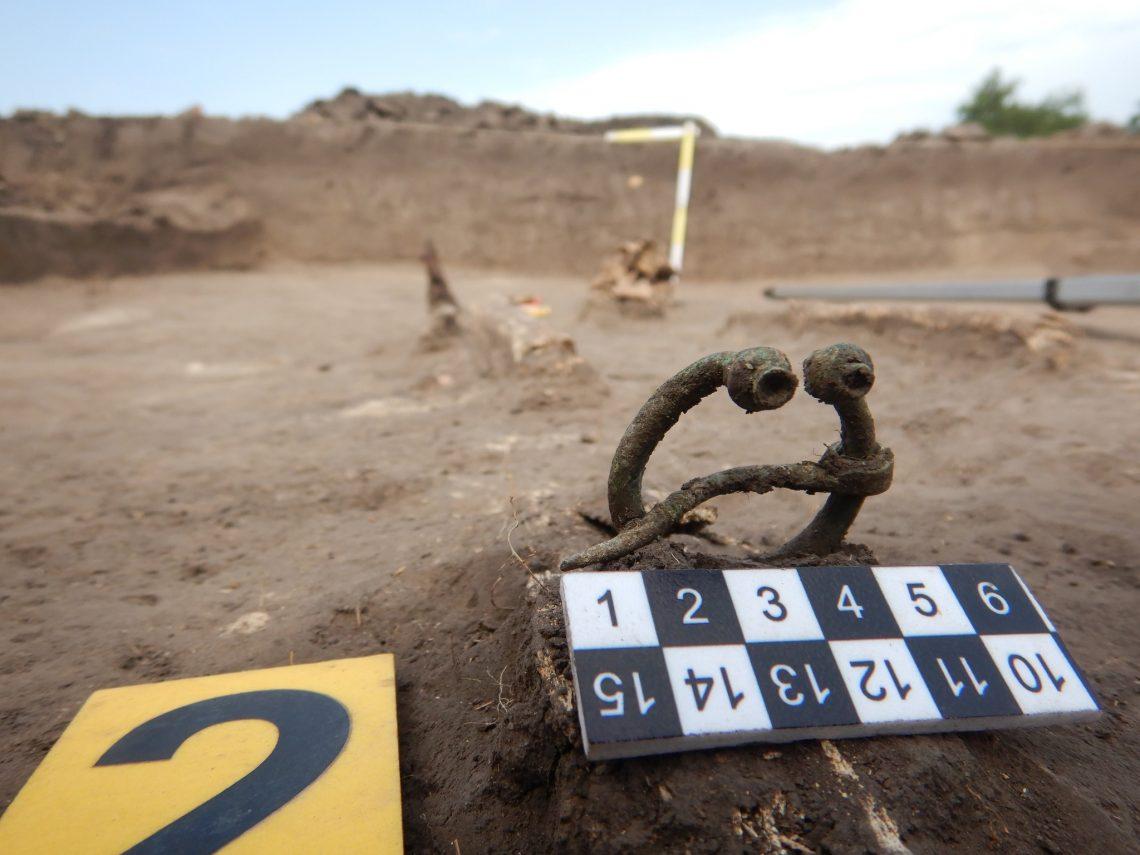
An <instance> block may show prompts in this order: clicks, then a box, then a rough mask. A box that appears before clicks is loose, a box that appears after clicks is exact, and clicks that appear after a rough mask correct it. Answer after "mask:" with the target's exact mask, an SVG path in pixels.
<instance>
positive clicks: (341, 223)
mask: <svg viewBox="0 0 1140 855" xmlns="http://www.w3.org/2000/svg"><path fill="white" fill-rule="evenodd" d="M675 170H676V146H675V145H672V144H655V145H623V146H615V145H611V144H607V143H605V142H604V141H603V140H602V139H601V138H600V137H597V136H587V135H575V134H561V133H545V132H530V131H509V130H493V129H472V128H454V127H443V126H433V125H427V124H412V123H407V122H386V121H333V120H328V119H317V118H313V117H301V118H295V119H292V120H289V121H272V120H252V119H251V120H236V121H235V120H229V119H219V118H209V117H203V116H201V115H198V114H186V115H183V116H177V117H171V118H141V119H106V118H93V117H87V116H81V115H75V114H72V115H68V116H51V115H46V114H30V115H29V114H21V115H18V116H15V117H12V118H8V119H0V281H23V280H30V279H34V278H37V277H40V276H43V275H47V274H52V273H59V274H65V275H77V276H84V275H105V274H114V273H132V272H146V271H152V270H162V269H176V268H181V269H193V268H207V267H248V266H253V265H257V264H261V263H265V262H267V261H274V260H279V259H280V260H297V261H304V262H346V261H347V262H351V261H388V260H401V259H411V258H414V257H415V255H416V254H417V253H418V251H419V249H420V247H421V244H422V242H423V240H424V238H425V237H428V236H431V237H432V238H433V239H434V240H435V241H436V243H437V245H438V246H439V248H440V252H441V255H442V256H443V258H444V261H445V263H448V264H462V265H468V266H473V267H490V268H500V269H515V270H523V271H534V272H569V273H574V274H582V275H586V274H590V273H592V272H594V271H595V270H596V268H597V265H598V263H599V259H600V257H601V255H602V254H603V253H604V252H605V251H607V250H608V249H610V248H611V247H612V246H613V245H614V244H615V243H616V242H618V241H620V240H624V239H628V238H631V237H635V236H640V235H645V236H657V237H659V238H660V239H661V240H665V239H666V238H667V236H668V233H669V224H670V220H671V217H672V196H673V186H674V181H675ZM635 176H639V177H635ZM1137 186H1140V140H1136V139H1135V138H1129V137H1114V138H1111V139H1088V140H1072V139H1070V140H1064V141H1062V140H1054V141H1044V142H1013V141H1001V140H992V141H984V142H953V141H949V140H946V139H942V138H938V137H935V138H930V139H926V140H920V141H915V142H900V143H896V144H894V145H891V146H888V147H876V148H859V149H851V150H844V151H838V152H833V153H826V152H821V151H817V150H814V149H809V148H804V147H799V146H794V145H790V144H784V143H773V142H763V141H745V140H734V139H724V138H710V137H706V138H704V139H702V140H701V142H700V144H699V146H698V152H697V162H696V171H695V179H694V187H693V198H692V205H691V211H690V232H689V246H688V254H687V257H686V264H687V267H688V272H689V273H690V274H691V275H692V276H693V277H696V278H706V279H745V278H748V279H752V278H765V277H784V276H805V275H827V274H852V273H854V274H858V273H871V272H874V273H883V272H892V271H899V272H906V271H912V270H913V271H920V270H933V269H941V270H948V269H949V270H955V269H960V270H979V269H985V270H993V271H1004V270H1010V271H1013V270H1020V271H1042V272H1045V271H1048V272H1056V273H1074V272H1094V271H1113V270H1128V269H1135V268H1138V267H1140V194H1138V193H1137V192H1136V187H1137Z"/></svg>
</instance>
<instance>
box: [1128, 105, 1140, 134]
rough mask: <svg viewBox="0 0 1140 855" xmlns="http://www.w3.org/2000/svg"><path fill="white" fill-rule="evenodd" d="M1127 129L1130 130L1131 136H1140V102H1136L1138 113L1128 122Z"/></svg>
mask: <svg viewBox="0 0 1140 855" xmlns="http://www.w3.org/2000/svg"><path fill="white" fill-rule="evenodd" d="M1125 127H1127V128H1128V133H1130V134H1140V101H1137V102H1136V112H1135V113H1133V114H1132V118H1131V119H1129V120H1128V124H1127V125H1126V126H1125Z"/></svg>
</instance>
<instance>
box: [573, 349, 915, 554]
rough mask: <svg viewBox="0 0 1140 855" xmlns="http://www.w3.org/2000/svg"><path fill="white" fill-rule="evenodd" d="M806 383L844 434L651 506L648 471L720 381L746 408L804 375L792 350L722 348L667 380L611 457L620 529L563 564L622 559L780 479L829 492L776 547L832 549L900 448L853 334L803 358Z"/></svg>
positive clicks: (766, 406)
mask: <svg viewBox="0 0 1140 855" xmlns="http://www.w3.org/2000/svg"><path fill="white" fill-rule="evenodd" d="M803 370H804V388H805V389H806V390H807V392H808V394H809V395H811V396H812V397H813V398H815V399H816V400H818V401H820V402H821V403H824V404H831V405H832V406H833V407H835V411H836V413H838V415H839V427H840V438H839V442H837V443H834V444H833V445H830V446H828V448H827V451H825V452H824V454H823V456H822V457H821V458H820V459H819V460H818V461H817V462H814V463H813V462H811V461H804V462H801V463H787V464H776V465H765V466H737V467H734V468H732V469H725V470H722V471H721V472H715V473H713V474H712V475H704V476H702V477H700V478H694V479H693V480H691V481H688V482H687V483H685V484H683V485H682V486H681V489H680V490H677V491H676V492H674V493H671V494H670V495H669V496H667V497H666V498H665V499H663V500H662V501H660V502H658V503H657V504H656V505H654V506H653V507H652V508H650V509H649V510H646V509H645V504H644V502H643V501H642V497H641V479H642V476H643V475H644V473H645V467H646V464H648V462H649V458H650V456H651V455H652V454H653V451H654V449H656V447H657V445H658V443H660V442H661V440H662V439H663V438H664V437H665V434H666V433H667V432H668V430H669V429H670V428H671V427H673V425H675V424H676V423H677V421H678V420H679V419H680V418H681V416H682V415H684V414H685V413H686V412H688V411H689V410H690V409H692V408H693V407H695V406H696V405H697V404H698V403H700V401H701V400H702V399H703V398H705V397H707V396H708V395H711V394H712V393H713V392H714V391H716V390H717V389H718V388H719V387H721V386H726V387H728V394H729V397H731V398H732V400H733V401H734V402H735V403H736V404H737V406H739V407H741V408H742V409H743V410H744V411H745V412H746V413H754V412H758V411H760V410H774V409H777V408H778V407H782V406H783V405H784V404H786V403H787V402H788V401H790V400H791V398H792V395H794V394H795V391H796V386H797V385H799V380H798V378H797V377H796V375H795V373H794V372H793V371H792V367H791V364H790V363H789V362H788V358H787V357H786V356H785V355H784V354H783V353H781V352H780V351H778V350H775V349H774V348H770V347H753V348H749V349H748V350H742V351H740V352H739V353H729V352H725V353H714V354H711V355H710V356H706V357H704V358H703V359H699V360H697V361H696V362H694V363H693V364H692V365H690V366H689V367H688V368H685V369H683V370H682V371H680V372H678V373H677V374H675V375H674V376H673V377H671V378H670V379H669V380H667V381H665V383H663V384H662V385H661V387H660V388H659V389H658V390H657V391H656V392H654V393H653V395H652V396H650V398H649V400H648V401H646V402H645V405H644V406H643V407H642V408H641V410H640V411H639V412H638V414H637V415H636V416H635V417H634V419H633V421H632V422H631V423H630V425H629V427H628V428H626V431H625V434H624V435H623V436H622V438H621V442H619V443H618V447H617V450H616V451H615V452H614V458H613V462H612V463H611V464H610V478H609V506H610V516H611V518H612V519H613V523H614V526H615V527H616V528H617V529H618V530H619V531H618V534H617V535H616V536H614V537H613V538H611V539H610V540H607V541H606V542H604V543H599V544H597V545H596V546H591V547H590V548H589V549H586V550H583V551H582V552H579V553H577V554H576V555H571V556H570V557H569V558H566V559H565V560H564V561H563V562H562V565H561V566H562V569H563V570H569V569H573V568H576V567H586V566H587V565H590V564H598V563H601V562H604V561H613V560H615V559H617V558H621V557H622V556H624V555H628V554H630V553H631V552H634V551H636V550H638V549H641V548H642V547H643V546H648V545H649V544H650V543H652V542H653V541H655V540H658V539H659V538H662V537H665V536H667V535H669V534H672V533H674V532H676V531H678V530H679V529H680V528H681V526H682V517H683V516H684V515H685V514H686V513H688V512H689V511H691V510H692V509H693V508H695V507H697V506H698V505H700V504H701V503H703V502H707V501H708V500H709V499H711V498H713V497H715V496H722V495H725V494H727V493H758V494H763V493H769V492H771V491H772V490H774V489H776V488H783V489H787V490H803V491H804V492H806V493H829V494H830V495H829V496H828V498H827V501H826V502H825V503H824V505H823V507H822V508H821V509H820V510H819V512H818V513H817V514H816V515H815V517H814V518H813V519H812V521H811V522H810V523H808V525H807V526H806V527H805V528H804V530H803V531H801V532H800V533H799V534H797V535H796V536H795V537H793V538H792V539H791V540H789V541H788V542H787V543H785V544H784V545H783V546H782V547H780V548H779V549H777V550H776V551H775V552H773V553H772V554H771V556H769V557H777V556H791V555H801V554H814V555H826V554H828V553H831V552H834V551H835V550H836V549H838V548H839V546H840V544H841V543H842V542H843V537H844V535H846V534H847V530H848V529H849V528H850V527H851V524H852V523H853V522H854V521H855V517H856V516H857V515H858V513H859V509H860V508H861V507H862V506H863V500H864V499H865V498H866V497H867V496H874V495H877V494H879V493H883V492H885V491H886V490H887V488H888V487H890V485H891V477H892V474H893V470H894V455H893V454H892V453H891V450H890V449H889V448H884V447H883V446H881V445H879V444H878V442H876V441H875V422H874V419H872V417H871V411H870V409H868V407H867V402H866V401H865V400H864V397H865V396H866V394H867V393H868V392H869V391H870V390H871V386H872V385H873V384H874V382H875V368H874V365H873V364H872V362H871V357H870V356H868V355H867V352H866V351H864V350H863V349H862V348H861V347H857V346H856V345H853V344H833V345H831V346H830V347H825V348H822V349H820V350H817V351H815V352H814V353H812V354H811V356H809V357H808V358H807V359H805V360H804V364H803Z"/></svg>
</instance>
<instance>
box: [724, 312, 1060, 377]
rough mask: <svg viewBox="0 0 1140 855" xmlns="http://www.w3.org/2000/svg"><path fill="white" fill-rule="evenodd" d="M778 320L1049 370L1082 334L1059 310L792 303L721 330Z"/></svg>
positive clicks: (743, 315) (798, 327) (736, 318)
mask: <svg viewBox="0 0 1140 855" xmlns="http://www.w3.org/2000/svg"><path fill="white" fill-rule="evenodd" d="M773 322H775V323H778V324H781V325H786V326H787V327H788V328H789V329H791V330H794V331H796V332H803V331H805V330H809V329H812V330H821V329H826V328H828V327H832V328H839V329H842V330H844V331H845V332H847V331H850V332H852V334H859V335H865V334H866V333H868V332H869V333H872V334H873V335H875V336H879V337H882V338H885V339H889V340H891V341H893V342H895V343H897V344H901V345H903V346H904V347H907V348H911V349H918V348H922V349H923V350H928V349H930V348H932V347H936V348H938V349H939V350H940V351H942V352H944V353H947V354H949V355H952V356H958V357H965V358H974V359H990V358H993V357H996V356H1002V357H1007V358H1010V359H1012V360H1013V361H1014V363H1016V362H1018V361H1020V362H1022V363H1027V362H1038V363H1042V364H1045V365H1047V366H1049V367H1050V368H1061V367H1064V366H1066V365H1068V364H1069V363H1070V361H1071V360H1072V357H1073V353H1074V351H1075V349H1076V347H1077V342H1078V340H1079V338H1080V330H1079V329H1077V328H1076V327H1075V326H1073V324H1071V323H1070V322H1069V321H1068V320H1066V319H1065V318H1063V317H1061V316H1060V315H1058V314H1057V313H1056V312H1037V313H1035V314H1032V315H1028V316H1026V315H1024V314H1021V313H1011V312H1003V311H1000V310H969V309H954V308H947V307H943V306H913V305H889V304H888V305H882V304H866V305H864V304H859V303H849V304H843V305H835V304H832V303H822V302H816V301H810V300H805V301H799V300H796V301H792V302H790V303H789V304H787V306H785V307H784V308H782V309H781V310H780V311H778V312H777V313H776V314H775V315H772V314H765V313H758V312H738V313H735V314H733V315H731V316H730V317H729V318H728V320H727V321H726V322H725V325H724V327H723V328H722V331H724V332H729V331H731V330H733V329H742V330H748V329H751V328H756V327H758V326H759V327H762V328H768V327H770V326H771V324H772V323H773Z"/></svg>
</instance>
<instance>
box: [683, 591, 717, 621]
mask: <svg viewBox="0 0 1140 855" xmlns="http://www.w3.org/2000/svg"><path fill="white" fill-rule="evenodd" d="M689 597H692V599H693V604H692V605H691V606H689V610H688V611H687V612H685V616H684V617H683V618H681V623H690V624H691V623H708V622H709V619H708V618H707V617H700V616H699V615H698V614H697V612H699V611H700V610H701V604H702V603H703V602H704V599H703V598H702V597H701V592H700V591H698V590H697V589H696V588H682V589H681V590H679V591H678V592H677V599H678V600H681V601H682V602H683V601H685V600H686V599H688V598H689Z"/></svg>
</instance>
